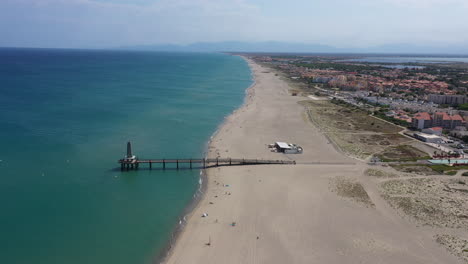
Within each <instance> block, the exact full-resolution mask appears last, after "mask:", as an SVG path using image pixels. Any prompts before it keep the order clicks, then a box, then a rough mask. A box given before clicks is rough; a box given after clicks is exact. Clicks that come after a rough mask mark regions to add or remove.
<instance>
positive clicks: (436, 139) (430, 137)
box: [414, 133, 444, 144]
mask: <svg viewBox="0 0 468 264" xmlns="http://www.w3.org/2000/svg"><path fill="white" fill-rule="evenodd" d="M414 137H415V138H417V139H419V140H421V141H423V142H427V143H435V144H440V143H442V142H443V141H444V140H443V139H442V138H441V137H439V136H436V135H429V134H425V133H415V134H414Z"/></svg>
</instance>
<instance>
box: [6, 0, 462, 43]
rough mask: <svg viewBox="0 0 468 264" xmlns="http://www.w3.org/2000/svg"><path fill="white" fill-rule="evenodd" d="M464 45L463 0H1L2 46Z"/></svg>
mask: <svg viewBox="0 0 468 264" xmlns="http://www.w3.org/2000/svg"><path fill="white" fill-rule="evenodd" d="M221 41H243V42H262V41H279V42H294V43H307V44H323V45H331V46H334V47H339V48H366V47H373V46H379V45H387V44H413V45H426V46H428V45H430V46H440V47H444V46H445V47H448V46H451V45H455V46H464V45H465V46H468V0H0V47H60V48H106V47H120V46H132V45H153V44H182V45H185V44H190V43H195V42H221Z"/></svg>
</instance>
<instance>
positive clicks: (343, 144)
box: [300, 100, 408, 159]
mask: <svg viewBox="0 0 468 264" xmlns="http://www.w3.org/2000/svg"><path fill="white" fill-rule="evenodd" d="M300 103H301V104H302V105H304V106H305V107H306V109H307V112H306V113H307V117H308V119H309V120H310V121H311V122H312V123H313V124H315V125H316V126H317V127H318V128H320V130H321V131H322V132H323V133H324V134H325V135H327V136H328V138H330V140H331V141H333V143H335V145H337V146H338V147H339V148H340V149H341V150H342V151H343V152H345V153H346V154H348V155H350V156H353V157H357V158H362V159H365V158H367V157H369V156H370V155H372V154H374V153H379V152H382V151H383V150H385V148H386V147H388V146H393V145H400V144H403V143H406V142H408V139H407V138H405V137H403V136H402V135H400V134H398V132H399V131H400V130H401V128H400V127H398V126H395V125H393V124H390V123H387V122H384V121H382V120H380V119H377V118H374V117H372V116H369V114H368V113H367V112H366V111H363V110H361V109H359V108H358V107H355V106H351V105H349V104H343V103H341V104H340V103H338V102H337V101H336V100H335V102H331V101H302V102H300Z"/></svg>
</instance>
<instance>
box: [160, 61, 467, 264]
mask: <svg viewBox="0 0 468 264" xmlns="http://www.w3.org/2000/svg"><path fill="white" fill-rule="evenodd" d="M249 64H250V66H251V68H252V70H253V72H254V76H255V80H256V84H255V85H254V86H253V87H252V88H251V89H250V90H249V94H248V95H247V96H248V100H247V102H246V104H245V105H244V106H243V107H242V108H240V109H239V110H238V111H236V112H235V113H233V114H232V115H231V116H229V117H228V118H227V119H226V122H225V123H224V125H223V126H222V127H221V128H220V130H219V132H218V133H217V134H216V135H215V136H214V138H213V140H212V143H211V145H210V150H211V152H210V154H209V156H211V157H216V156H217V155H218V153H219V155H220V156H221V157H233V158H244V157H245V158H264V159H272V158H273V159H295V160H297V161H298V163H307V162H334V163H337V164H335V165H316V164H298V165H294V166H293V165H271V166H242V167H222V168H214V169H209V170H208V187H207V191H206V194H205V196H204V198H203V199H202V200H201V201H200V203H199V205H198V206H197V207H196V208H195V209H194V211H193V212H192V214H191V215H190V216H189V217H188V223H187V226H186V227H185V228H184V230H183V231H182V233H181V234H180V236H179V238H178V240H177V242H176V245H175V247H174V248H173V250H172V251H171V252H170V255H169V256H168V259H167V260H166V262H167V263H184V264H185V263H425V264H427V263H459V260H457V259H456V258H455V257H453V256H451V255H450V254H449V253H448V252H447V251H446V250H445V249H443V248H442V247H441V246H439V245H437V244H436V242H435V241H434V239H433V235H434V233H433V232H432V231H431V230H428V229H420V228H418V229H416V227H415V225H414V224H411V223H409V222H407V221H406V220H404V219H402V218H401V217H400V216H399V215H398V214H397V213H396V212H395V211H394V210H393V209H392V208H391V207H390V206H389V205H388V204H387V203H386V202H385V201H384V200H383V199H382V198H381V197H380V196H379V194H378V192H377V189H376V187H375V184H374V183H373V181H372V180H370V178H369V177H367V176H363V172H364V170H365V169H366V168H367V166H366V165H365V164H364V163H361V162H359V161H356V160H353V159H351V158H348V157H346V156H344V155H343V154H341V153H340V152H338V151H337V150H336V149H335V148H334V146H333V145H332V144H329V143H328V140H327V139H326V138H325V137H324V136H323V135H322V134H320V132H319V131H318V130H317V129H316V128H315V127H314V126H313V125H312V124H310V123H309V122H307V121H306V119H305V117H304V114H303V112H304V109H303V107H302V106H300V105H299V104H298V103H297V102H298V101H300V100H305V99H307V98H305V97H293V96H290V95H289V93H288V86H287V84H286V83H285V82H284V81H282V80H280V79H279V77H277V76H275V75H274V73H273V72H269V71H270V70H269V69H266V68H262V67H261V66H259V65H257V64H254V63H253V62H249ZM266 72H269V73H266ZM275 141H286V142H293V143H297V144H299V145H301V146H302V147H303V148H304V154H301V155H283V154H279V153H272V152H270V151H269V150H268V148H267V145H268V144H270V143H273V142H275ZM339 176H340V177H341V176H342V177H350V178H356V179H357V180H358V181H359V182H361V183H362V185H363V186H364V188H365V189H366V190H367V192H368V194H369V196H370V198H371V200H372V202H373V203H374V204H375V207H366V206H365V205H363V204H360V203H358V202H355V201H353V200H351V199H347V198H343V197H340V196H338V195H337V194H336V193H334V192H332V191H330V189H331V188H330V184H331V182H333V181H331V179H334V178H335V177H339ZM224 184H228V185H229V186H228V187H224V186H223V185H224ZM229 193H230V194H231V195H229ZM215 196H217V197H215ZM211 203H212V204H211ZM203 213H207V214H208V217H204V218H202V217H201V215H202V214H203ZM232 222H236V225H235V226H234V227H233V226H231V223H232ZM209 240H210V241H211V245H210V246H208V245H206V243H208V241H209Z"/></svg>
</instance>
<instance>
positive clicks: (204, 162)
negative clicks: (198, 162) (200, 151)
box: [203, 158, 206, 169]
mask: <svg viewBox="0 0 468 264" xmlns="http://www.w3.org/2000/svg"><path fill="white" fill-rule="evenodd" d="M203 168H204V169H206V159H205V158H203Z"/></svg>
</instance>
